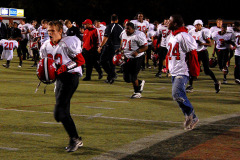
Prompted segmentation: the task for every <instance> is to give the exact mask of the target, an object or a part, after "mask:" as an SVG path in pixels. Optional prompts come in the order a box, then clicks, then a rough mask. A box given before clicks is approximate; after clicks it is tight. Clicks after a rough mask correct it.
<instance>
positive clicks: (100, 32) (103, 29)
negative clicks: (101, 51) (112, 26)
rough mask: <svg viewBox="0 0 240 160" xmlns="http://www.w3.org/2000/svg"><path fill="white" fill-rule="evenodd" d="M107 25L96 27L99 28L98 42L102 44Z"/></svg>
mask: <svg viewBox="0 0 240 160" xmlns="http://www.w3.org/2000/svg"><path fill="white" fill-rule="evenodd" d="M106 28H107V27H106V26H104V25H101V26H100V27H99V28H97V27H96V29H97V31H98V32H97V33H98V44H99V45H100V44H101V43H102V41H103V36H104V33H105V29H106Z"/></svg>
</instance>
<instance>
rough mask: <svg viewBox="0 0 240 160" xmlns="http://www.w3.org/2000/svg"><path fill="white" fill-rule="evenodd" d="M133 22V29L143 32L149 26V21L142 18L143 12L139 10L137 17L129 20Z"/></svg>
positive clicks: (145, 31)
mask: <svg viewBox="0 0 240 160" xmlns="http://www.w3.org/2000/svg"><path fill="white" fill-rule="evenodd" d="M130 22H132V23H133V24H134V27H135V30H138V31H141V32H143V33H145V34H146V33H147V31H148V28H149V22H148V21H146V20H144V15H143V13H141V12H139V13H138V14H137V19H136V20H131V21H130Z"/></svg>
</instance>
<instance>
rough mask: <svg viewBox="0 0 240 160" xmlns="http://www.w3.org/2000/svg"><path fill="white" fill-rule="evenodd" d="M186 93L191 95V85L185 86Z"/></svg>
mask: <svg viewBox="0 0 240 160" xmlns="http://www.w3.org/2000/svg"><path fill="white" fill-rule="evenodd" d="M186 92H187V93H192V92H193V87H192V86H191V85H189V86H187V88H186Z"/></svg>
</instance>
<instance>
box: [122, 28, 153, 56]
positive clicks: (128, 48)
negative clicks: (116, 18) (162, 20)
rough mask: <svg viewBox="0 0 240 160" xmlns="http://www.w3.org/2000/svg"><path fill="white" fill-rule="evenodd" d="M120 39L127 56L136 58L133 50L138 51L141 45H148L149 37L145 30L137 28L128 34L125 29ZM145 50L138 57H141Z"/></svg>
mask: <svg viewBox="0 0 240 160" xmlns="http://www.w3.org/2000/svg"><path fill="white" fill-rule="evenodd" d="M120 39H121V40H122V49H123V51H124V55H125V56H126V57H127V58H134V57H133V56H132V53H133V51H136V50H137V49H138V48H139V47H140V46H143V45H144V46H147V45H148V42H147V38H146V35H145V34H144V33H143V32H140V31H137V30H135V32H134V33H133V34H132V35H130V36H128V35H127V33H126V31H125V30H124V31H123V32H122V33H121V34H120ZM143 54H144V52H141V53H139V54H138V55H137V56H136V57H141V56H142V55H143Z"/></svg>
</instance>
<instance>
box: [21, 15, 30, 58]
mask: <svg viewBox="0 0 240 160" xmlns="http://www.w3.org/2000/svg"><path fill="white" fill-rule="evenodd" d="M18 28H19V29H20V30H21V34H22V39H21V41H19V44H20V45H19V48H20V49H21V51H22V55H23V60H26V56H27V57H29V53H28V49H27V43H28V36H27V34H28V33H29V32H30V31H29V29H28V25H27V24H26V23H25V20H24V19H22V20H20V24H19V25H18Z"/></svg>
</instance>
